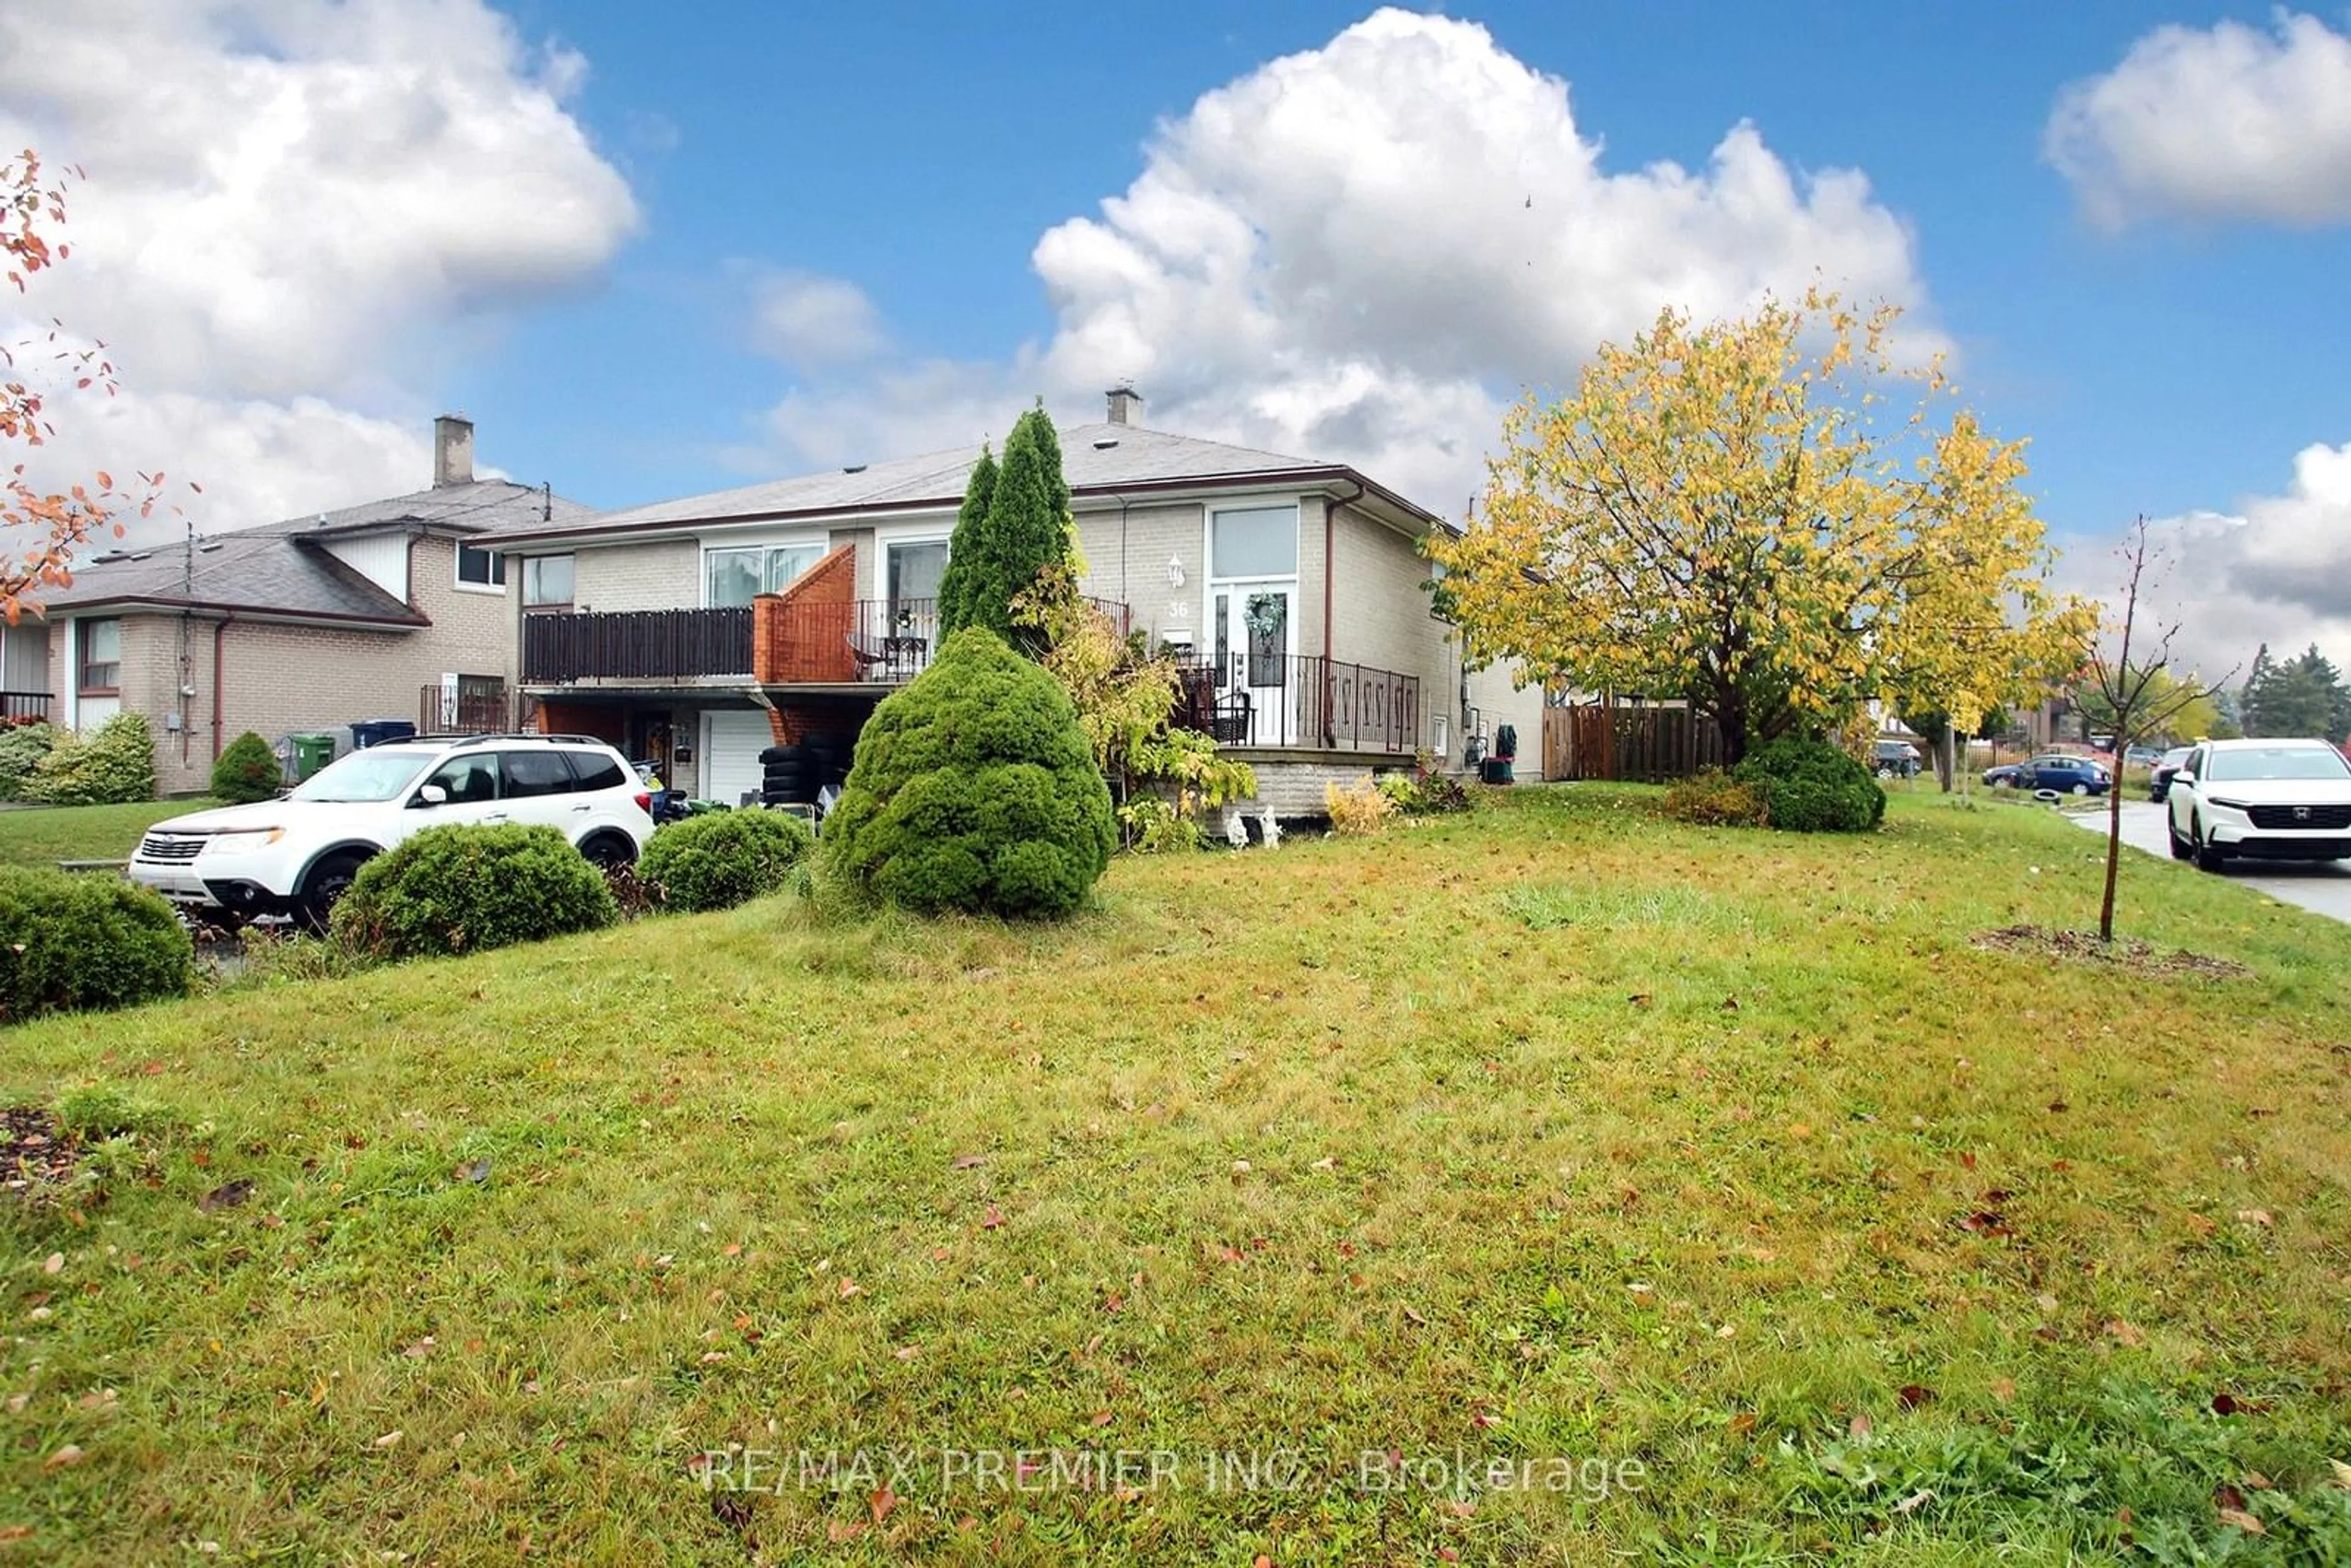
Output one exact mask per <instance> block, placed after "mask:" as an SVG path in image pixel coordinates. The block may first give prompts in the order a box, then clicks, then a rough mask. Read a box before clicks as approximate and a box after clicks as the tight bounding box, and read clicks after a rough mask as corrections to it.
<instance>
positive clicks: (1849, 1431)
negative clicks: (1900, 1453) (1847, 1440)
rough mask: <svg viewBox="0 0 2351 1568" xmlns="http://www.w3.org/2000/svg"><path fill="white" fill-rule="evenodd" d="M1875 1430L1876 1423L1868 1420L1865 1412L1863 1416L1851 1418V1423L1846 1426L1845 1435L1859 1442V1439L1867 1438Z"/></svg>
mask: <svg viewBox="0 0 2351 1568" xmlns="http://www.w3.org/2000/svg"><path fill="white" fill-rule="evenodd" d="M1876 1429H1877V1426H1876V1423H1875V1422H1873V1421H1872V1420H1870V1418H1869V1416H1868V1415H1867V1414H1866V1413H1864V1414H1862V1415H1859V1416H1855V1417H1854V1418H1853V1420H1852V1422H1851V1423H1850V1424H1849V1425H1847V1426H1846V1427H1845V1433H1846V1435H1847V1436H1848V1437H1852V1438H1854V1439H1855V1441H1859V1440H1860V1439H1862V1438H1864V1437H1868V1436H1869V1435H1870V1434H1871V1433H1872V1432H1874V1431H1876Z"/></svg>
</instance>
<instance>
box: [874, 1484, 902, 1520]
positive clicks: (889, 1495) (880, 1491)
mask: <svg viewBox="0 0 2351 1568" xmlns="http://www.w3.org/2000/svg"><path fill="white" fill-rule="evenodd" d="M897 1506H898V1494H897V1493H896V1492H893V1491H892V1490H890V1489H889V1488H888V1487H886V1486H883V1487H880V1488H877V1489H876V1490H875V1491H874V1493H873V1497H872V1510H873V1522H874V1523H876V1524H879V1523H881V1522H882V1521H883V1520H885V1519H887V1518H889V1517H890V1511H891V1510H892V1509H893V1508H895V1507H897Z"/></svg>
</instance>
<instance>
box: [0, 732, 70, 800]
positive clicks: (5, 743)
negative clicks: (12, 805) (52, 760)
mask: <svg viewBox="0 0 2351 1568" xmlns="http://www.w3.org/2000/svg"><path fill="white" fill-rule="evenodd" d="M56 747H57V731H56V730H54V729H51V728H50V727H48V725H47V723H45V722H43V721H42V720H39V719H36V720H34V721H33V722H32V723H31V724H12V725H9V726H7V727H5V728H0V800H19V799H21V798H22V797H23V795H24V790H25V780H26V778H27V777H28V776H30V774H31V773H32V771H33V767H34V765H35V764H36V763H37V762H39V761H40V760H41V758H44V757H47V755H48V754H49V753H50V752H51V751H52V750H53V749H55V748H56Z"/></svg>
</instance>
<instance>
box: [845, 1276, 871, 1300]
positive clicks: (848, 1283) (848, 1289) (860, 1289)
mask: <svg viewBox="0 0 2351 1568" xmlns="http://www.w3.org/2000/svg"><path fill="white" fill-rule="evenodd" d="M864 1293H865V1287H864V1286H862V1285H861V1284H859V1283H858V1282H857V1281H854V1280H851V1279H843V1280H842V1281H841V1300H843V1301H847V1300H848V1299H849V1298H850V1297H852V1296H862V1295H863V1294H864Z"/></svg>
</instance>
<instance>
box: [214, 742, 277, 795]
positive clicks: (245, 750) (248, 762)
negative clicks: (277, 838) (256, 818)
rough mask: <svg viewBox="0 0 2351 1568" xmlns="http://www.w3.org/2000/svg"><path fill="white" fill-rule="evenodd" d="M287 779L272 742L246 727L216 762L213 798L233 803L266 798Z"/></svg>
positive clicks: (223, 748) (225, 748)
mask: <svg viewBox="0 0 2351 1568" xmlns="http://www.w3.org/2000/svg"><path fill="white" fill-rule="evenodd" d="M285 782H286V769H285V767H284V765H283V764H281V763H280V762H279V761H278V760H277V753H276V752H275V751H272V750H270V749H269V742H267V741H266V740H264V739H262V738H261V737H259V736H257V735H256V734H254V733H253V731H251V730H249V729H248V730H246V732H245V733H244V734H243V735H240V736H238V737H236V738H235V740H232V741H230V742H229V743H228V744H227V745H226V746H225V747H222V748H221V754H220V760H219V761H217V762H215V763H214V764H213V799H214V800H225V801H226V802H227V803H228V804H230V805H232V806H249V805H251V804H252V803H253V802H254V801H256V800H268V799H269V798H270V797H271V796H273V795H275V794H277V791H278V789H280V788H281V787H282V786H283V785H284V784H285Z"/></svg>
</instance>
